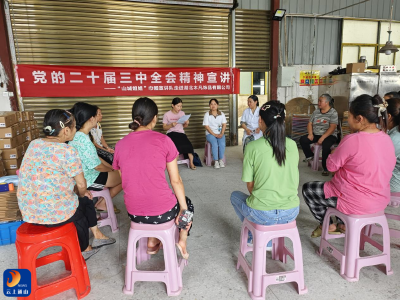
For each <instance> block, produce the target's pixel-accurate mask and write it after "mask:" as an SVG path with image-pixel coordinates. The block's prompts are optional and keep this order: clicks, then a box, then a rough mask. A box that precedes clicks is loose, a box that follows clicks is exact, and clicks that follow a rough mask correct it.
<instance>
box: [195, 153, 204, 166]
mask: <svg viewBox="0 0 400 300" xmlns="http://www.w3.org/2000/svg"><path fill="white" fill-rule="evenodd" d="M193 164H194V165H195V166H196V167H202V166H203V165H202V164H201V159H200V157H199V155H198V154H197V153H193Z"/></svg>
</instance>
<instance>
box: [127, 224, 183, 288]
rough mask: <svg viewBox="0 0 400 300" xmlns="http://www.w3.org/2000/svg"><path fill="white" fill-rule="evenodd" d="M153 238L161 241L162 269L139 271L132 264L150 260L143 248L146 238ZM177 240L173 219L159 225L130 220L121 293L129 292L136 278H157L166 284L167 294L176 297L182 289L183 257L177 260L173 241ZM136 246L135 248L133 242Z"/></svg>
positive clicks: (145, 249) (144, 247)
mask: <svg viewBox="0 0 400 300" xmlns="http://www.w3.org/2000/svg"><path fill="white" fill-rule="evenodd" d="M148 237H155V238H157V239H159V240H160V241H161V243H162V247H163V251H164V260H165V270H164V271H139V270H137V268H136V266H137V265H138V264H140V263H141V262H143V261H146V260H148V259H150V255H148V254H147V253H146V251H147V238H148ZM178 240H179V231H178V228H177V227H176V225H175V220H172V221H170V222H167V223H163V224H159V225H150V224H138V223H134V222H131V229H130V230H129V240H128V249H127V259H126V269H125V286H124V289H123V292H124V294H127V295H133V287H134V284H135V282H136V281H161V282H164V283H165V285H166V286H167V294H168V296H178V295H179V294H180V293H181V291H182V286H183V285H182V271H183V268H184V267H185V266H186V265H187V260H186V259H183V258H180V259H179V260H178V259H177V255H176V249H175V243H176V242H177V241H178ZM137 241H139V246H138V248H136V242H137Z"/></svg>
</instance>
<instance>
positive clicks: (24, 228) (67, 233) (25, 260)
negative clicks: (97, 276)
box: [15, 223, 90, 300]
mask: <svg viewBox="0 0 400 300" xmlns="http://www.w3.org/2000/svg"><path fill="white" fill-rule="evenodd" d="M15 246H16V248H17V252H18V268H20V269H28V270H29V271H30V272H31V274H32V292H31V294H30V296H28V297H19V298H18V299H19V300H33V299H43V298H47V297H50V296H53V295H56V294H59V293H61V292H63V291H66V290H69V289H71V288H74V289H75V291H76V295H77V297H78V299H81V298H83V297H85V296H86V295H88V294H89V292H90V280H89V275H88V272H87V268H86V262H85V260H84V259H83V257H82V254H81V250H80V248H79V241H78V236H77V233H76V228H75V225H74V224H73V223H69V224H66V225H63V226H60V227H52V228H49V227H45V226H40V225H33V224H29V223H24V224H22V225H21V226H20V227H19V228H18V230H17V238H16V241H15ZM54 246H59V247H62V250H61V251H60V252H57V253H53V254H49V255H46V256H43V257H41V258H37V257H38V255H39V254H40V252H42V251H43V250H45V249H47V248H50V247H54ZM59 260H63V261H64V264H65V269H66V270H68V271H71V274H70V275H69V276H67V277H64V278H62V279H59V280H56V281H54V282H51V283H49V284H44V285H38V284H37V278H36V268H38V267H41V266H44V265H48V264H50V263H53V262H55V261H59Z"/></svg>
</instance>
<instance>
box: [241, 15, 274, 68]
mask: <svg viewBox="0 0 400 300" xmlns="http://www.w3.org/2000/svg"><path fill="white" fill-rule="evenodd" d="M235 13H236V15H235V18H236V23H235V27H236V30H235V39H236V43H235V48H236V67H237V68H240V70H242V71H250V72H254V71H260V72H265V71H268V70H269V68H270V67H269V60H270V35H271V27H270V24H271V13H270V11H263V10H252V9H236V10H235Z"/></svg>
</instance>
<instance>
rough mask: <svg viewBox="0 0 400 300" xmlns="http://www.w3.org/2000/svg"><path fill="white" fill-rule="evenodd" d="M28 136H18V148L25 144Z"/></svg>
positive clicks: (26, 134)
mask: <svg viewBox="0 0 400 300" xmlns="http://www.w3.org/2000/svg"><path fill="white" fill-rule="evenodd" d="M27 136H28V133H27V132H25V133H22V134H20V135H19V136H17V140H18V143H17V146H19V145H22V144H23V143H25V142H26V141H27V140H28V137H27Z"/></svg>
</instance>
